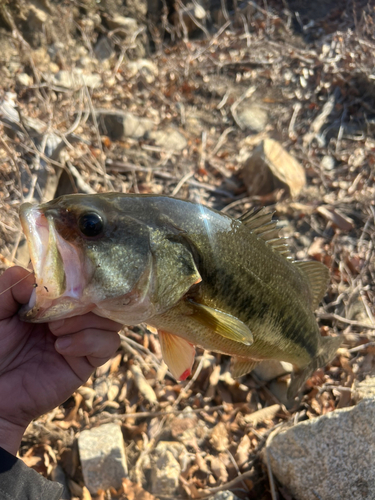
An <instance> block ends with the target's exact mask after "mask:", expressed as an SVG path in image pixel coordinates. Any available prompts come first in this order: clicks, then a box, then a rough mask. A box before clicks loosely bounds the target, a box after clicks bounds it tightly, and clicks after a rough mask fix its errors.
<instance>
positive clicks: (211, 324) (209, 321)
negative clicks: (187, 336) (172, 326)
mask: <svg viewBox="0 0 375 500" xmlns="http://www.w3.org/2000/svg"><path fill="white" fill-rule="evenodd" d="M188 304H189V306H190V307H191V308H192V310H193V315H192V317H193V318H194V319H195V320H196V321H198V322H199V323H201V324H202V325H203V326H206V327H208V328H210V330H213V331H214V332H216V333H217V334H218V335H221V336H222V337H225V338H227V339H230V340H233V341H234V342H240V343H241V344H245V345H251V344H252V343H253V341H254V339H253V334H252V333H251V331H250V329H249V327H248V326H246V325H245V323H243V322H242V321H240V320H239V319H238V318H236V317H234V316H232V315H231V314H227V313H224V312H222V311H219V310H217V309H213V308H212V307H208V306H205V305H203V304H198V303H197V302H193V301H192V300H189V301H188Z"/></svg>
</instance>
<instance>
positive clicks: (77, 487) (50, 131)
mask: <svg viewBox="0 0 375 500" xmlns="http://www.w3.org/2000/svg"><path fill="white" fill-rule="evenodd" d="M120 4H121V5H122V3H121V2H114V3H113V5H112V3H111V2H101V3H96V2H90V1H83V0H82V1H81V2H79V1H74V0H65V1H63V2H49V1H47V0H45V1H33V2H26V1H21V0H20V1H19V2H5V1H4V0H2V1H1V0H0V53H1V56H0V77H1V80H0V103H1V104H0V266H1V267H0V269H1V270H4V269H6V268H7V267H9V266H11V265H14V264H21V265H24V266H27V264H28V255H27V252H26V248H25V243H24V238H23V236H22V232H21V229H20V223H19V220H18V210H19V207H20V204H21V203H23V202H24V201H31V202H40V201H45V200H47V199H51V198H53V197H54V196H57V195H61V194H67V193H73V192H84V193H93V192H98V193H101V192H105V191H118V192H122V193H154V194H165V195H172V196H177V197H179V198H185V199H189V200H192V201H195V202H199V203H203V204H205V205H208V206H210V207H213V208H215V209H218V210H224V211H225V212H226V213H228V214H230V215H232V216H234V217H238V216H240V215H241V214H243V213H244V212H246V211H247V210H249V209H250V208H252V207H260V206H264V205H265V206H268V207H269V208H272V209H273V210H274V211H275V212H276V213H275V217H276V218H277V219H278V220H279V221H280V226H281V228H282V229H281V231H282V233H283V234H284V235H285V236H288V237H289V243H290V248H291V252H292V255H293V256H294V257H295V258H296V259H298V260H302V259H315V260H318V261H320V262H323V263H324V264H325V265H326V266H327V267H328V268H329V270H330V275H331V281H330V285H329V288H328V291H327V294H326V296H325V298H324V300H323V302H322V304H321V305H320V307H319V309H318V310H317V312H316V316H317V320H318V321H319V325H320V330H321V333H322V335H330V334H333V335H342V336H343V344H342V347H341V348H340V349H339V351H338V354H337V356H336V358H335V359H334V360H333V361H332V363H331V364H329V365H328V366H327V367H326V368H325V369H321V370H318V371H317V372H315V373H314V375H313V376H312V377H311V378H310V379H309V381H308V382H307V384H306V387H305V389H304V391H303V395H302V398H301V400H300V402H299V404H298V405H297V406H295V407H293V408H287V407H286V406H285V404H284V403H283V402H282V401H280V400H279V399H278V397H277V396H276V395H275V393H274V392H272V391H271V389H270V384H269V383H267V382H264V381H262V380H260V379H259V378H258V377H257V376H256V375H254V374H249V375H246V376H244V377H242V378H241V379H240V380H239V381H237V380H234V379H233V378H232V377H231V375H230V373H229V371H228V369H229V358H228V357H227V356H223V355H219V354H214V353H204V352H203V351H200V352H198V355H197V358H196V363H195V365H194V370H193V375H192V376H191V377H190V378H189V379H188V380H187V381H185V382H183V383H176V381H175V380H174V379H173V378H172V377H170V376H169V375H168V374H167V370H166V368H165V365H164V364H163V362H162V358H161V352H160V345H159V341H158V338H157V335H155V334H154V333H152V332H150V331H148V330H147V328H146V327H145V326H139V327H134V328H132V329H128V328H125V329H124V334H125V337H124V338H123V340H122V346H121V349H120V350H119V352H118V353H117V355H116V356H115V357H114V358H113V359H112V360H111V361H110V362H108V363H107V364H106V365H105V366H103V367H101V368H99V369H97V370H96V372H95V373H94V374H93V376H92V377H91V378H90V380H89V381H88V382H87V384H85V387H83V388H82V389H80V390H79V391H77V392H76V393H75V394H73V395H72V397H71V398H70V399H69V400H68V401H66V402H65V403H64V404H63V405H61V406H60V407H59V408H56V409H55V410H54V411H53V412H51V413H49V414H48V415H44V416H42V417H40V418H39V419H38V420H37V421H35V422H34V423H33V424H31V425H30V427H29V429H28V431H27V433H26V434H25V436H24V440H23V442H22V447H21V450H20V456H21V457H23V458H24V460H25V462H26V463H27V464H28V465H30V466H32V467H34V468H35V469H36V470H38V471H39V472H41V473H42V474H44V475H45V476H46V477H49V478H53V477H56V470H57V471H60V472H62V473H63V476H64V478H65V480H66V484H67V488H68V489H69V491H70V494H71V497H72V498H84V499H85V500H87V499H89V498H91V496H90V493H88V490H87V489H86V488H85V487H84V482H83V477H82V471H81V466H80V461H79V455H78V448H77V437H78V435H79V433H80V432H81V431H82V430H84V429H87V428H91V427H93V426H96V425H99V424H100V423H108V422H120V423H121V425H122V431H123V434H124V439H125V443H126V451H127V460H128V467H129V478H130V481H129V483H127V485H124V486H123V487H122V489H121V490H117V491H116V490H115V489H112V490H111V491H110V490H108V491H106V492H104V491H103V492H101V493H99V494H98V495H97V496H92V498H97V499H99V498H100V499H103V500H104V499H109V498H123V499H125V498H139V499H141V498H143V499H150V500H151V499H152V498H168V496H161V495H156V494H155V495H154V494H153V493H152V491H151V489H150V488H151V487H150V476H151V472H152V460H150V456H152V453H153V451H154V450H155V447H156V446H157V444H158V442H159V441H160V440H167V441H168V440H172V441H179V442H180V443H182V444H183V445H184V446H185V447H186V449H187V450H188V456H189V460H188V461H187V463H186V466H185V468H184V469H183V470H182V472H181V475H180V483H179V487H178V491H177V493H176V494H175V495H174V496H169V498H181V499H183V498H185V499H187V498H203V497H204V496H206V497H209V496H210V495H211V496H212V495H213V494H215V493H216V492H218V491H224V490H228V489H229V490H231V491H233V492H234V493H235V494H236V495H237V496H238V497H239V498H241V499H257V500H260V499H263V500H266V499H271V498H272V496H271V492H270V486H269V485H270V482H269V481H270V478H269V475H268V473H267V468H266V467H265V466H264V464H263V462H262V460H261V458H260V454H261V450H262V449H263V448H264V446H265V443H266V440H267V437H268V436H269V434H270V432H271V431H272V430H273V429H274V428H275V427H276V426H279V425H287V424H288V423H289V422H295V423H296V422H299V421H303V420H307V419H310V418H313V417H316V416H320V415H324V414H325V413H327V412H331V411H333V410H335V409H337V408H343V407H347V406H350V405H352V404H354V401H353V399H352V391H353V389H354V388H355V385H356V383H358V382H359V381H361V380H363V379H364V378H366V376H368V375H370V374H371V373H373V372H374V369H375V357H374V355H375V337H374V332H375V320H374V315H375V308H374V298H375V285H374V283H375V260H374V242H375V239H374V234H375V232H374V229H375V228H374V225H375V201H374V200H375V187H374V175H375V170H374V165H375V140H374V130H375V76H374V69H373V68H374V62H375V58H374V54H375V52H374V50H375V39H374V21H375V11H374V7H373V6H372V3H371V2H369V3H366V2H354V1H353V2H350V1H349V2H347V3H346V5H345V8H341V7H340V8H336V5H337V2H318V3H314V4H315V7H314V9H312V7H307V6H306V2H298V1H297V0H293V1H292V0H290V1H285V2H277V1H270V2H268V3H267V2H244V3H241V4H240V3H239V4H238V5H237V3H236V2H233V4H228V5H227V8H226V9H223V6H222V5H221V4H220V2H219V4H220V6H219V7H217V6H215V5H214V4H215V2H212V4H213V5H211V4H210V5H208V4H207V5H206V4H205V3H202V6H201V9H203V11H202V10H199V9H198V8H197V7H196V6H195V7H194V5H193V6H192V7H191V6H190V5H188V6H187V7H184V4H183V3H182V2H176V4H175V6H169V4H168V5H167V4H166V3H164V4H163V5H164V7H163V5H161V6H160V5H158V4H157V2H155V3H153V2H149V7H148V8H149V12H147V3H143V2H140V3H139V6H138V7H137V8H133V7H132V5H133V4H132V3H131V2H128V3H127V4H126V8H125V7H124V8H123V7H120ZM224 4H225V5H226V3H225V2H224ZM116 5H117V7H116ZM311 5H312V3H311ZM168 6H169V7H168ZM114 8H118V9H119V10H118V14H119V15H122V16H128V18H130V19H132V20H133V21H134V23H131V22H128V24H127V25H126V27H124V26H125V25H124V24H121V23H120V21H118V20H117V21H116V18H115V14H116V12H114V11H113V9H114ZM121 9H125V10H121ZM132 9H133V10H132ZM142 9H143V10H142ZM151 12H152V15H151ZM203 13H204V14H205V15H203ZM129 26H130V27H129ZM139 61H143V62H141V63H139ZM144 61H146V62H144ZM136 62H138V65H135V63H136ZM74 75H75V76H74ZM108 111H112V112H114V114H115V116H114V117H113V113H112V115H111V114H110V113H108ZM119 111H122V112H126V113H131V114H132V115H131V116H132V117H133V118H134V117H135V118H134V119H135V120H136V127H135V129H132V130H130V131H129V128H126V127H127V126H130V125H126V124H125V125H124V123H125V120H128V119H129V116H128V115H127V116H126V117H124V116H123V115H121V113H120V115H118V116H117V115H116V113H118V112H119ZM245 111H246V113H248V114H247V115H246V116H245V114H244V113H245ZM108 116H109V118H108ZM248 116H250V118H247V117H248ZM133 118H132V119H133ZM137 120H138V121H137ZM142 120H143V121H142ZM126 123H128V122H126ZM267 138H272V139H274V140H276V141H278V142H279V143H280V144H281V145H282V147H283V148H284V149H285V150H286V151H287V152H288V153H289V154H290V155H292V157H294V158H295V159H296V160H297V161H298V162H299V164H300V165H301V166H302V167H303V169H304V172H305V175H306V184H305V186H304V187H303V189H302V190H299V191H298V193H293V190H291V188H290V186H289V184H288V182H279V181H277V180H275V179H273V180H270V181H269V183H268V184H267V183H266V185H262V187H259V189H258V187H257V185H256V182H255V181H254V179H252V180H251V181H250V182H249V181H248V180H246V179H248V175H246V170H247V168H248V159H249V157H251V155H252V153H253V151H254V150H255V149H256V148H257V147H258V146H259V145H260V144H261V143H262V141H264V140H265V139H267ZM292 195H293V196H292ZM135 366H136V367H140V369H141V373H142V380H143V381H144V382H146V386H147V388H149V387H151V389H152V391H153V394H154V396H155V397H154V396H153V397H151V398H150V395H149V393H148V392H147V391H148V389H147V390H146V391H145V389H144V387H145V385H144V384H140V383H139V382H137V381H138V380H139V378H137V376H135V373H138V372H137V370H136V369H135V368H134V367H135ZM275 404H276V405H280V406H279V407H278V409H277V412H276V413H274V414H272V413H271V414H269V415H267V414H266V415H265V416H264V417H263V418H262V419H261V420H259V421H255V422H256V423H254V421H252V420H251V419H249V418H246V417H248V416H249V415H251V414H253V413H255V412H257V411H259V410H262V409H265V408H269V407H271V406H273V405H275ZM187 408H191V409H192V410H193V414H190V416H189V417H186V416H185V414H186V413H184V411H185V412H186V409H187ZM249 422H252V423H249ZM217 436H220V439H218V438H217ZM223 440H224V442H225V443H227V445H226V446H224V447H223V445H222V443H223ZM137 483H138V486H136V484H137ZM276 488H277V494H278V495H279V497H278V498H280V499H285V500H290V499H292V497H291V495H290V494H289V492H288V491H287V490H286V488H285V487H282V486H281V485H279V484H276ZM147 492H148V493H147ZM272 500H275V499H274V498H272Z"/></svg>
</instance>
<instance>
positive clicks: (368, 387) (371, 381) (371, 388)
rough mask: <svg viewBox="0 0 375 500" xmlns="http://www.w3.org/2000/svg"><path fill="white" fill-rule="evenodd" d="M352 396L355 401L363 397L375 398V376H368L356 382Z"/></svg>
mask: <svg viewBox="0 0 375 500" xmlns="http://www.w3.org/2000/svg"><path fill="white" fill-rule="evenodd" d="M352 397H353V399H354V400H355V401H360V400H361V399H374V400H375V377H367V378H365V380H362V382H359V383H356V384H355V386H354V391H353V393H352Z"/></svg>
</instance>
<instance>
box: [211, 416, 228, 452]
mask: <svg viewBox="0 0 375 500" xmlns="http://www.w3.org/2000/svg"><path fill="white" fill-rule="evenodd" d="M210 444H211V445H212V447H213V448H214V449H215V450H216V451H219V452H220V451H225V450H227V449H228V446H229V438H228V431H227V428H226V426H225V424H224V423H223V422H219V423H218V424H217V425H216V426H215V427H214V428H213V430H212V433H211V437H210Z"/></svg>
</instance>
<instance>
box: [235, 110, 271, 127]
mask: <svg viewBox="0 0 375 500" xmlns="http://www.w3.org/2000/svg"><path fill="white" fill-rule="evenodd" d="M237 119H238V122H239V123H240V125H241V126H242V128H243V129H248V130H251V131H252V132H261V131H262V130H264V128H265V127H266V125H267V122H268V114H267V111H266V110H264V109H262V108H261V107H259V106H258V105H256V104H249V105H244V106H242V107H241V109H239V110H238V111H237Z"/></svg>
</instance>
